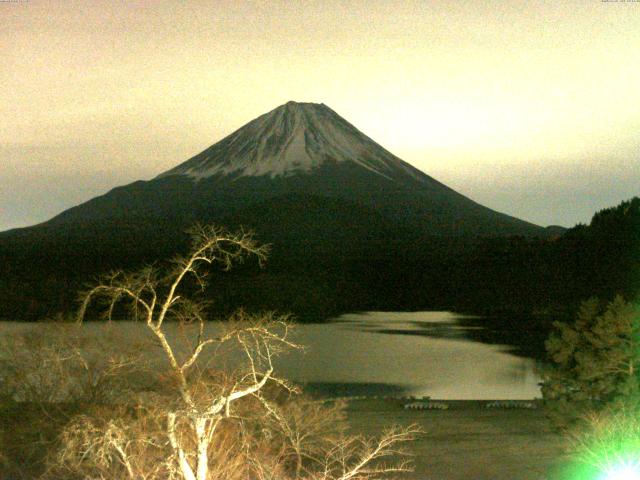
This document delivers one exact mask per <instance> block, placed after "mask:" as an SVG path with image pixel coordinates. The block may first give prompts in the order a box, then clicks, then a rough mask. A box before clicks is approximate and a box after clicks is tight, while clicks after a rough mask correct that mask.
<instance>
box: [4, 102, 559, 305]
mask: <svg viewBox="0 0 640 480" xmlns="http://www.w3.org/2000/svg"><path fill="white" fill-rule="evenodd" d="M196 222H199V223H205V224H208V223H213V224H217V225H223V226H226V227H228V228H230V229H232V230H234V229H236V228H238V227H245V228H249V229H252V230H254V231H255V232H256V235H257V238H258V240H259V241H261V242H265V243H271V244H272V245H273V249H272V253H271V255H270V258H269V264H268V267H267V271H264V272H262V273H260V275H261V276H260V279H259V280H255V279H254V280H253V283H252V284H251V286H247V285H246V284H244V283H242V282H244V281H245V280H241V279H238V278H239V277H234V278H236V280H237V282H240V283H238V284H237V285H235V286H234V285H232V284H231V283H228V282H229V280H228V279H229V277H226V278H227V280H225V282H227V283H224V284H222V285H218V287H217V288H218V290H217V292H218V293H219V292H220V291H222V290H224V289H226V291H227V293H228V297H229V299H228V300H227V304H228V305H259V306H261V307H264V308H268V309H271V308H277V309H284V310H285V311H286V310H294V311H304V312H309V311H311V310H314V309H315V310H314V311H317V312H318V316H319V317H323V316H326V315H329V314H332V313H336V312H337V311H352V310H353V309H362V308H373V307H375V308H383V309H384V308H396V307H397V308H400V307H402V308H405V307H406V308H409V307H411V308H414V307H415V305H418V302H421V303H420V305H423V303H424V302H423V301H422V300H420V298H422V297H421V295H422V293H421V292H423V291H424V288H425V281H426V280H425V279H428V278H431V279H432V280H431V282H432V283H431V286H430V287H429V291H430V292H431V294H432V295H436V293H435V292H436V291H437V290H438V289H443V288H444V289H446V288H449V287H447V285H449V284H451V285H453V283H451V282H453V280H451V281H449V283H447V280H446V278H445V277H446V276H447V275H450V274H451V272H452V271H454V270H455V269H457V270H455V271H460V270H464V268H462V267H459V266H457V267H456V266H452V265H453V264H451V265H450V264H449V263H447V262H450V261H454V262H457V261H458V260H457V259H459V258H460V255H461V254H466V253H467V252H469V251H472V250H471V249H470V248H471V247H470V245H473V243H474V242H478V241H480V240H481V239H483V238H486V237H508V236H514V235H517V236H521V237H522V236H524V237H540V238H542V237H547V238H548V237H550V236H552V235H553V234H555V233H557V232H551V231H550V230H549V229H545V228H542V227H539V226H537V225H533V224H531V223H528V222H525V221H523V220H519V219H517V218H514V217H511V216H509V215H505V214H502V213H499V212H496V211H493V210H491V209H489V208H487V207H484V206H482V205H480V204H478V203H476V202H474V201H472V200H471V199H469V198H467V197H465V196H464V195H461V194H460V193H458V192H456V191H454V190H452V189H451V188H449V187H447V186H446V185H444V184H442V183H440V182H438V181H437V180H435V179H434V178H432V177H430V176H428V175H427V174H425V173H423V172H421V171H420V170H418V169H416V168H414V167H412V166H411V165H409V164H408V163H406V162H404V161H402V160H401V159H399V158H398V157H396V156H395V155H393V154H392V153H390V152H389V151H387V150H385V149H384V148H383V147H381V146H380V145H378V144H377V143H376V142H374V141H373V140H372V139H371V138H369V137H367V136H366V135H365V134H363V133H362V132H360V131H359V130H358V129H356V128H355V127H354V126H353V125H351V124H350V123H349V122H347V121H346V120H345V119H343V118H342V117H340V116H339V115H338V114H337V113H335V112H334V111H333V110H332V109H330V108H329V107H327V106H325V105H323V104H314V103H296V102H289V103H287V104H285V105H281V106H279V107H278V108H276V109H274V110H272V111H271V112H268V113H266V114H264V115H262V116H260V117H258V118H256V119H255V120H253V121H251V122H249V123H248V124H246V125H245V126H243V127H241V128H240V129H239V130H237V131H235V132H233V133H232V134H230V135H229V136H227V137H226V138H224V139H222V140H220V141H219V142H217V143H216V144H214V145H212V146H211V147H209V148H207V149H206V150H204V151H203V152H201V153H199V154H197V155H196V156H194V157H192V158H191V159H189V160H187V161H186V162H184V163H181V164H179V165H177V166H176V167H174V168H172V169H170V170H167V171H165V172H163V173H160V174H159V175H158V176H157V177H155V178H153V179H151V180H148V181H137V182H134V183H131V184H129V185H125V186H122V187H117V188H115V189H113V190H111V191H110V192H108V193H106V194H104V195H102V196H99V197H96V198H93V199H92V200H89V201H88V202H85V203H83V204H81V205H78V206H76V207H73V208H70V209H68V210H66V211H64V212H62V213H60V214H59V215H57V216H56V217H54V218H52V219H51V220H49V221H47V222H44V223H41V224H39V225H35V226H32V227H28V228H22V229H15V230H9V231H6V232H2V233H0V265H4V267H5V274H4V275H0V306H4V308H5V309H9V308H10V309H11V310H10V311H5V312H2V311H0V318H3V317H4V318H9V317H10V318H24V317H27V318H39V317H41V316H43V315H47V314H50V313H51V312H55V311H61V310H68V309H69V308H73V302H74V300H73V299H74V298H75V292H76V291H77V289H78V288H80V287H81V286H82V285H83V284H85V283H86V281H88V280H89V279H90V278H94V277H95V276H96V275H97V274H100V273H102V272H105V271H108V270H111V269H114V268H125V269H131V268H135V267H137V266H139V265H141V264H145V263H150V262H156V261H158V260H160V259H164V258H167V257H171V256H174V255H175V253H176V252H178V251H181V250H184V249H185V248H186V244H187V241H188V237H187V235H186V234H185V233H184V232H185V230H186V229H187V228H188V227H190V226H191V225H193V224H194V223H196ZM452 269H453V270H452ZM234 275H235V274H234ZM337 285H340V287H339V288H338V287H337ZM409 285H412V287H409ZM17 286H19V287H17ZM454 287H455V285H454V286H452V288H453V291H454V292H457V291H458V290H459V287H455V288H454ZM239 292H243V293H242V295H253V297H251V298H246V297H242V296H241V297H240V298H237V297H236V296H237V295H239V294H240V293H239ZM296 292H297V293H296ZM407 292H414V293H415V295H414V296H413V297H411V298H412V299H410V300H407V301H405V300H403V299H406V298H408V296H409V293H407ZM447 292H448V291H447ZM445 293H446V292H445ZM412 295H413V294H412ZM440 297H441V298H448V297H446V296H445V295H444V294H443V295H441V296H440ZM434 298H435V297H434ZM296 299H297V300H296ZM384 299H387V300H388V301H387V300H384ZM416 299H417V300H416ZM373 300H375V301H376V302H378V303H376V302H374V301H373ZM444 301H445V300H442V302H444ZM310 302H311V303H313V305H312V306H309V305H310ZM433 302H436V300H433ZM25 304H29V305H31V307H29V308H25V307H24V305H25ZM438 304H442V303H438Z"/></svg>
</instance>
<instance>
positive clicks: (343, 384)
mask: <svg viewBox="0 0 640 480" xmlns="http://www.w3.org/2000/svg"><path fill="white" fill-rule="evenodd" d="M465 320H468V317H463V316H461V315H457V314H453V313H450V312H366V313H361V314H348V315H342V316H340V317H338V318H336V319H334V320H332V321H330V322H328V323H323V324H303V325H297V326H296V328H295V333H294V337H295V340H296V341H297V342H298V343H300V344H302V345H304V346H305V350H304V352H297V351H296V352H292V353H287V354H286V355H284V356H282V357H280V358H279V359H278V360H277V362H276V369H277V373H278V374H279V375H280V376H282V377H285V378H288V379H290V380H293V381H296V382H299V383H302V384H304V385H306V389H307V390H308V391H310V392H311V393H315V394H318V395H323V396H354V395H415V396H425V395H429V396H431V397H432V398H438V399H532V398H537V397H540V388H539V386H538V382H539V377H538V375H537V374H536V368H535V361H534V360H533V359H530V358H524V357H520V356H516V355H513V354H511V353H509V350H510V348H509V346H507V345H499V344H486V343H480V342H477V341H473V340H471V337H472V334H473V333H474V332H472V330H473V329H481V328H482V327H481V326H469V323H470V322H468V321H465ZM478 323H479V322H478ZM478 323H476V322H471V324H472V325H478ZM463 324H464V325H466V326H463ZM114 326H115V327H116V328H118V329H121V330H122V331H123V332H125V337H126V338H134V337H143V336H144V335H145V330H144V325H142V324H134V323H132V322H118V323H116V324H114ZM37 327H38V325H37V324H15V323H3V324H1V325H0V331H4V332H8V331H11V330H15V329H23V328H26V329H28V328H37ZM168 327H169V330H171V329H175V326H172V325H168ZM84 328H86V329H87V331H88V332H98V331H99V329H100V328H104V327H103V326H102V325H101V324H100V323H99V322H93V323H86V324H85V327H84ZM208 328H209V329H211V331H212V332H213V331H215V330H217V329H219V328H220V325H219V324H216V323H215V322H212V323H211V324H209V325H208ZM475 333H477V332H475ZM476 337H477V336H476Z"/></svg>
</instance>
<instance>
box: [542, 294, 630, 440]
mask: <svg viewBox="0 0 640 480" xmlns="http://www.w3.org/2000/svg"><path fill="white" fill-rule="evenodd" d="M639 323H640V316H639V311H638V308H637V307H635V306H634V305H632V304H631V303H628V302H626V301H625V300H624V299H623V298H622V297H621V296H617V297H616V298H615V299H614V300H613V301H611V302H610V303H608V304H604V305H603V304H602V303H601V302H599V301H598V300H597V299H590V300H587V301H585V302H583V303H582V305H581V306H580V309H579V311H578V314H577V317H576V320H575V322H574V323H572V324H567V323H561V322H555V323H554V326H555V331H554V332H553V333H552V335H551V336H550V338H549V339H548V340H547V342H546V349H547V353H548V357H549V360H550V365H549V366H548V367H547V368H546V369H545V371H544V373H543V384H542V395H543V397H544V400H545V405H546V407H547V411H548V413H549V416H550V417H551V419H552V420H553V421H554V423H555V424H556V425H557V426H559V427H561V428H563V427H568V426H570V425H572V424H574V423H575V422H576V421H577V420H578V419H580V418H582V417H583V416H584V415H585V414H587V413H589V412H597V411H600V410H602V409H604V408H605V407H608V406H611V405H612V404H615V403H616V402H624V403H627V402H633V401H636V400H637V399H638V397H639V395H640V388H639V378H638V375H639V372H638V369H639V368H640V336H639V335H640V326H639Z"/></svg>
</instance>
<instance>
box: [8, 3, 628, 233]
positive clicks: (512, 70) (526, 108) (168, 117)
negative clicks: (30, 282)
mask: <svg viewBox="0 0 640 480" xmlns="http://www.w3.org/2000/svg"><path fill="white" fill-rule="evenodd" d="M0 14H1V15H3V17H4V19H5V22H6V27H5V29H3V31H2V32H0V52H2V55H3V58H5V59H6V62H7V63H6V65H7V66H8V68H5V69H3V70H2V71H1V72H0V79H1V80H2V82H3V85H4V87H5V88H4V89H3V90H2V92H1V93H0V117H1V118H4V119H5V122H2V123H1V124H0V178H2V179H3V181H2V184H3V188H2V189H1V190H0V205H1V207H0V231H5V230H9V229H13V228H20V227H25V226H30V225H34V224H37V223H41V222H43V221H46V220H48V219H50V218H51V217H53V216H55V215H57V214H58V213H61V212H62V211H63V210H66V209H68V208H71V207H73V206H75V205H78V204H80V203H83V202H85V201H87V200H89V199H91V198H94V197H96V196H99V195H102V194H104V193H106V192H107V191H109V190H111V189H112V188H115V187H117V186H120V185H124V184H128V183H132V182H134V181H137V180H149V179H151V178H154V177H155V176H157V175H159V174H160V173H162V172H164V171H166V170H169V169H171V168H173V167H175V166H177V165H178V164H180V163H182V162H184V161H186V160H187V159H189V158H191V157H192V156H194V155H196V154H197V153H199V152H201V151H202V150H204V149H206V148H208V147H209V146H211V145H213V144H214V143H216V142H218V141H219V140H221V139H222V138H224V137H226V136H227V135H229V134H231V133H232V132H234V131H235V130H237V129H238V128H240V127H241V126H243V125H244V124H246V123H247V122H249V121H251V120H253V119H254V118H256V117H257V116H259V115H262V114H264V113H266V112H268V111H270V110H272V109H273V108H276V107H277V106H278V105H282V104H284V103H286V102H287V101H290V100H291V99H295V101H298V102H305V103H306V102H312V103H323V104H325V105H327V106H328V107H329V108H331V109H332V110H334V111H335V112H336V113H338V114H339V115H340V116H341V117H343V118H344V119H346V120H347V121H348V122H350V123H352V124H353V125H354V126H355V127H356V128H358V129H359V130H360V131H361V132H362V133H364V134H365V135H367V136H369V137H370V138H371V139H373V140H374V141H375V142H377V143H378V144H380V145H381V146H382V147H384V148H385V149H387V150H389V151H390V152H391V153H393V154H394V155H396V156H397V157H399V158H401V159H402V160H404V161H405V162H407V163H409V164H411V165H412V166H414V167H416V168H417V169H419V170H421V171H422V172H424V173H426V174H427V175H429V176H431V177H433V178H435V179H436V180H438V181H440V182H442V183H444V184H445V185H447V186H449V187H451V188H453V189H454V190H456V191H458V192H459V193H461V194H463V195H465V196H467V197H469V198H471V199H472V200H474V201H476V202H478V203H480V204H482V205H484V206H486V207H489V208H491V209H493V210H496V211H499V212H502V213H506V214H508V215H511V216H514V217H517V218H520V219H522V220H526V221H529V222H531V223H534V224H537V225H541V226H549V225H562V226H564V227H572V226H573V225H575V224H577V223H589V221H590V219H591V217H592V216H593V214H594V213H595V212H596V211H598V210H601V209H603V208H608V207H612V206H615V205H617V204H619V203H620V202H621V201H623V200H628V199H630V198H632V197H633V196H637V195H639V194H640V189H639V188H638V185H640V153H639V152H640V137H639V136H638V134H637V132H638V131H640V129H639V128H638V127H640V112H638V111H637V109H636V110H634V109H633V108H632V105H635V104H638V103H640V91H639V90H638V89H637V84H638V83H639V82H638V81H639V80H640V69H639V68H638V67H637V62H636V61H635V59H636V56H637V51H638V50H639V49H640V3H637V2H603V1H598V0H595V1H592V2H586V3H585V2H556V3H541V2H534V1H525V2H515V1H507V2H504V1H503V2H497V1H492V2H486V3H483V4H482V5H471V4H462V3H460V2H454V1H452V0H451V1H449V0H447V1H443V2H439V3H438V4H437V5H431V4H425V3H424V2H413V1H407V2H401V3H394V4H393V5H391V4H389V3H386V2H351V3H349V4H344V3H341V2H337V1H331V2H309V3H307V4H305V5H304V7H300V6H298V5H290V4H287V3H286V2H275V3H271V4H270V5H269V6H265V5H262V4H258V3H252V2H248V3H245V4H242V5H237V4H234V3H233V2H226V1H218V2H212V1H203V2H186V3H185V4H182V5H180V6H177V5H175V4H173V3H171V2H167V1H158V2H155V3H154V4H153V6H150V5H147V4H144V3H140V4H124V5H115V4H110V3H104V4H95V3H91V2H88V1H83V0H73V1H69V2H67V3H65V4H64V6H59V5H56V4H54V3H53V2H48V1H25V2H5V3H1V2H0ZM294 42H295V43H294ZM7 120H8V121H7Z"/></svg>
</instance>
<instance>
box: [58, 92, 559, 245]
mask: <svg viewBox="0 0 640 480" xmlns="http://www.w3.org/2000/svg"><path fill="white" fill-rule="evenodd" d="M292 194H296V195H300V196H301V197H300V198H303V196H304V195H312V196H314V197H326V198H334V199H335V198H339V199H342V200H344V201H345V202H348V203H349V204H353V203H355V204H358V205H362V206H366V207H368V208H374V209H376V211H378V212H380V213H381V214H383V215H387V216H389V217H390V220H391V219H392V220H393V221H396V222H399V223H402V224H409V225H411V226H412V227H413V228H415V229H418V230H421V231H424V232H426V233H429V234H435V235H470V236H475V235H492V236H493V235H527V236H542V237H546V236H548V235H549V233H548V232H546V231H545V230H544V229H543V228H540V227H538V226H536V225H533V224H531V223H528V222H524V221H522V220H519V219H516V218H514V217H511V216H508V215H505V214H501V213H498V212H495V211H493V210H491V209H488V208H486V207H483V206H482V205H479V204H478V203H476V202H473V201H472V200H470V199H469V198H467V197H464V196H463V195H461V194H459V193H458V192H455V191H454V190H452V189H450V188H449V187H447V186H446V185H443V184H442V183H440V182H438V181H437V180H435V179H433V178H432V177H430V176H428V175H426V174H424V173H423V172H421V171H419V170H417V169H416V168H414V167H412V166H411V165H409V164H408V163H406V162H404V161H402V160H400V159H399V158H397V157H396V156H394V155H393V154H391V153H390V152H388V151H387V150H385V149H384V148H382V147H381V146H379V145H378V144H376V143H375V142H374V141H373V140H371V139H370V138H369V137H367V136H366V135H364V134H363V133H361V132H359V131H358V130H357V129H356V128H355V127H354V126H353V125H351V124H349V123H348V122H347V121H346V120H344V119H343V118H342V117H340V116H339V115H338V114H336V113H335V112H334V111H333V110H331V109H330V108H328V107H326V106H325V105H322V104H312V103H295V102H289V103H287V104H285V105H282V106H280V107H278V108H276V109H275V110H273V111H271V112H269V113H266V114H264V115H262V116H260V117H258V118H257V119H255V120H253V121H251V122H249V123H248V124H247V125H245V126H243V127H242V128H240V129H239V130H237V131H235V132H234V133H232V134H231V135H229V136H227V137H226V138H224V139H223V140H221V141H219V142H218V143H216V144H214V145H213V146H211V147H209V148H208V149H206V150H204V151H203V152H201V153H199V154H198V155H196V156H194V157H193V158H191V159H189V160H187V161H186V162H184V163H182V164H180V165H178V166H176V167H175V168H173V169H171V170H168V171H167V172H164V173H162V174H160V175H159V176H157V177H156V178H154V179H152V180H150V181H147V182H142V181H140V182H134V183H132V184H130V185H127V186H124V187H118V188H116V189H114V190H112V191H111V192H109V193H107V194H106V195H103V196H101V197H97V198H95V199H93V200H90V201H89V202H86V203H85V204H83V205H80V206H78V207H74V208H72V209H69V210H67V211H65V212H63V213H62V214H60V215H58V216H57V217H55V218H53V219H52V220H51V221H50V222H49V223H50V224H52V225H56V224H63V223H64V224H67V225H69V224H71V223H77V222H87V221H91V222H94V221H115V220H121V219H123V218H130V219H133V218H135V219H137V220H139V221H148V220H149V219H157V218H171V219H176V221H177V222H178V223H179V224H180V225H182V224H183V223H190V222H193V221H205V220H206V221H216V220H217V219H219V218H220V217H221V216H224V217H227V216H229V215H233V214H235V213H236V212H237V211H239V210H242V209H246V208H247V207H248V206H251V205H259V204H262V203H265V202H266V203H269V204H273V203H274V202H275V203H276V204H277V203H278V201H279V200H278V198H280V197H283V198H286V197H288V196H290V195H292ZM269 208H272V207H269ZM283 208H286V207H284V206H283ZM183 220H184V221H183ZM154 221H155V220H154ZM238 221H240V223H242V218H238ZM362 221H363V222H365V223H366V219H365V218H360V219H358V218H355V219H354V222H362ZM249 226H251V225H249Z"/></svg>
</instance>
